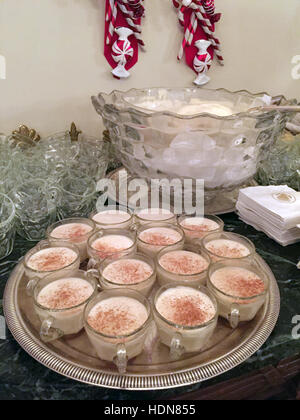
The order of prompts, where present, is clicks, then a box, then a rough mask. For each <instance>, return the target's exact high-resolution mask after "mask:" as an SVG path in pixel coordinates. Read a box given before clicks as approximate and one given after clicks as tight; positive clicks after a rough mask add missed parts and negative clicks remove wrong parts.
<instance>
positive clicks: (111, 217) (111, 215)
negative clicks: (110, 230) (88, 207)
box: [93, 210, 131, 225]
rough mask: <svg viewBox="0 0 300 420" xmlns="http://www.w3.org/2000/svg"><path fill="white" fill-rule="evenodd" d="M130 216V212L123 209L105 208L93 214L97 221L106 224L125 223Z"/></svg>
mask: <svg viewBox="0 0 300 420" xmlns="http://www.w3.org/2000/svg"><path fill="white" fill-rule="evenodd" d="M130 218H131V216H130V214H129V213H126V212H125V211H122V210H105V211H101V212H100V213H97V214H95V216H93V220H94V221H95V222H97V223H100V224H104V225H109V224H118V223H124V222H127V221H128V220H129V219H130Z"/></svg>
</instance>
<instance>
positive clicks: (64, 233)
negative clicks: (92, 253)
mask: <svg viewBox="0 0 300 420" xmlns="http://www.w3.org/2000/svg"><path fill="white" fill-rule="evenodd" d="M92 230H93V228H92V227H91V226H89V225H87V224H84V223H68V224H65V225H61V226H58V227H56V228H55V229H54V230H53V231H52V232H51V236H52V237H53V238H57V239H69V240H71V241H72V242H74V243H76V242H80V241H82V237H84V236H86V235H87V234H88V233H89V232H91V231H92Z"/></svg>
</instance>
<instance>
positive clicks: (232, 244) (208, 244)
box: [194, 232, 255, 262]
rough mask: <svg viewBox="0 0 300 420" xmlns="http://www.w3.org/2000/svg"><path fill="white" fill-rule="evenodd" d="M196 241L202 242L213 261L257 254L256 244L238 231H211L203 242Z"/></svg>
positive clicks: (239, 258)
mask: <svg viewBox="0 0 300 420" xmlns="http://www.w3.org/2000/svg"><path fill="white" fill-rule="evenodd" d="M194 243H197V244H199V243H201V245H202V247H203V249H204V250H205V251H206V252H207V253H208V255H209V256H210V259H211V261H212V262H217V261H220V260H226V259H236V260H242V259H246V258H247V259H252V258H253V257H254V256H255V246H254V244H253V243H252V242H251V241H249V239H247V238H245V237H244V236H241V235H238V234H236V233H229V232H219V233H210V234H209V235H207V236H205V237H204V238H203V239H202V241H201V242H199V240H197V239H196V240H195V241H194Z"/></svg>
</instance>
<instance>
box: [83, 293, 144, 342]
mask: <svg viewBox="0 0 300 420" xmlns="http://www.w3.org/2000/svg"><path fill="white" fill-rule="evenodd" d="M147 319H148V312H147V309H146V307H145V306H144V305H143V304H142V303H141V302H139V301H138V300H136V299H133V298H129V297H122V296H118V297H111V298H107V299H104V300H102V301H100V302H98V303H97V304H96V305H95V306H94V307H93V308H92V309H91V311H90V313H89V315H88V319H87V321H88V324H89V325H90V326H91V327H92V328H93V329H94V330H96V331H97V332H99V333H102V334H105V335H109V336H113V337H115V336H123V335H128V334H131V333H133V332H134V331H136V330H137V329H138V328H140V327H141V326H142V325H143V324H144V323H145V322H146V321H147Z"/></svg>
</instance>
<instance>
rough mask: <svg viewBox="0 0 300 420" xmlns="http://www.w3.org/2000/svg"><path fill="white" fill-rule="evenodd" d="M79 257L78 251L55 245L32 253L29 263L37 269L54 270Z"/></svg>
mask: <svg viewBox="0 0 300 420" xmlns="http://www.w3.org/2000/svg"><path fill="white" fill-rule="evenodd" d="M76 258H77V254H76V252H74V251H73V250H72V249H70V248H64V247H55V248H47V249H42V250H41V251H38V252H36V253H35V254H34V255H32V256H31V257H30V258H29V260H28V262H27V265H28V267H29V268H31V269H32V270H35V271H45V272H47V271H54V270H60V269H61V268H64V267H67V266H69V265H70V264H72V263H73V262H74V261H75V260H76Z"/></svg>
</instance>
